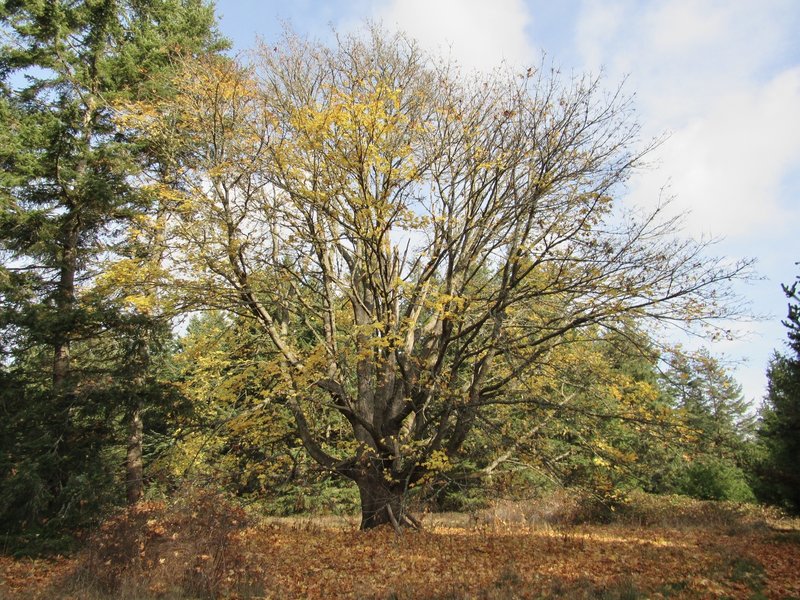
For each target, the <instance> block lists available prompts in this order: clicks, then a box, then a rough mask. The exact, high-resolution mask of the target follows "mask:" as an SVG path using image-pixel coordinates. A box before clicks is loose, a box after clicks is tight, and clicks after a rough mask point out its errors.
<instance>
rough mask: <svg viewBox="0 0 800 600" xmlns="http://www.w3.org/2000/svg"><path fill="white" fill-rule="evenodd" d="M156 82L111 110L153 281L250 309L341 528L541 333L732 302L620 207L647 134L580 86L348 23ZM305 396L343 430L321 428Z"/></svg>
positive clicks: (546, 339)
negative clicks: (349, 498)
mask: <svg viewBox="0 0 800 600" xmlns="http://www.w3.org/2000/svg"><path fill="white" fill-rule="evenodd" d="M175 85H177V86H179V88H180V93H179V94H178V95H176V96H174V97H171V98H168V99H165V100H161V101H157V102H147V101H146V102H131V103H127V104H126V105H125V106H124V107H123V108H122V109H121V113H122V114H121V116H120V117H119V118H120V120H121V121H120V122H121V123H123V124H124V125H125V126H126V127H128V128H131V129H134V130H138V131H139V134H140V135H142V136H144V137H146V138H148V139H149V140H151V141H152V142H153V144H154V146H155V147H157V150H154V152H155V151H157V152H158V156H159V168H158V169H157V170H153V171H152V173H151V175H152V182H151V185H150V190H151V191H153V192H154V193H155V194H157V195H158V197H159V198H160V202H161V206H162V207H163V208H164V210H165V211H167V213H168V217H166V218H162V219H158V220H156V219H152V220H151V221H150V222H149V223H148V224H147V227H145V228H144V229H146V230H147V231H148V233H147V235H150V236H151V238H152V239H156V238H158V239H161V240H164V243H163V250H164V254H163V256H164V261H163V263H162V269H161V271H160V272H159V274H158V277H157V278H156V279H160V283H161V284H163V288H164V289H165V290H169V291H170V292H171V293H172V294H173V295H177V296H179V297H180V299H181V301H182V302H184V303H186V302H187V301H191V303H193V304H194V306H196V307H207V308H211V307H214V308H224V309H227V310H230V311H232V312H234V313H236V314H238V315H241V316H246V317H248V318H250V319H252V320H253V322H254V323H255V324H257V325H258V327H259V328H260V329H261V331H262V332H263V334H264V335H265V336H266V344H265V348H264V352H265V355H266V356H267V357H268V358H269V360H268V361H267V364H268V366H265V369H267V372H268V373H269V374H270V375H271V376H272V377H274V381H275V382H276V383H275V386H274V388H273V390H272V396H271V401H273V402H277V403H281V404H283V405H285V406H286V407H287V408H288V409H289V410H290V411H291V413H292V415H293V418H294V421H295V426H296V430H297V435H298V436H299V438H300V439H301V440H302V443H303V445H304V447H305V449H306V450H307V452H308V453H309V454H310V456H311V457H313V459H314V460H316V461H317V462H318V463H320V464H321V465H322V466H324V467H325V468H326V469H329V470H331V471H332V472H336V473H339V474H340V475H343V476H345V477H347V478H349V479H352V480H353V481H355V482H356V483H357V484H358V487H359V491H360V494H361V502H362V527H371V526H374V525H377V524H380V523H384V522H388V521H395V522H400V523H402V522H403V521H404V520H408V519H409V518H410V517H409V516H408V515H407V514H406V511H405V507H404V503H403V499H404V494H405V492H406V491H407V490H408V489H409V488H410V487H412V486H413V485H415V484H416V483H417V482H419V481H420V480H422V479H423V478H424V477H425V475H426V474H427V473H428V472H430V471H431V470H435V469H437V468H440V467H441V466H442V465H444V464H447V463H448V461H449V460H450V459H451V458H452V457H454V456H456V455H457V454H458V453H459V451H460V449H461V448H462V447H463V445H464V443H465V441H466V440H467V439H468V438H469V436H470V434H471V433H472V432H473V429H474V428H475V427H476V425H478V424H479V423H480V416H481V414H482V413H483V412H484V411H485V410H486V409H487V407H489V406H492V405H496V404H502V403H506V402H515V403H525V402H529V401H531V400H535V398H534V397H533V395H532V393H531V391H530V389H529V388H528V387H527V386H528V385H529V382H530V380H531V378H532V377H535V376H536V374H537V373H540V372H542V370H543V369H547V368H553V369H556V370H557V369H558V366H557V365H553V364H552V361H553V360H554V358H555V357H557V356H558V350H559V348H561V347H563V346H566V345H569V344H572V343H574V342H576V341H577V340H580V339H581V338H582V336H585V335H596V332H598V331H601V332H602V331H614V330H617V329H621V328H622V327H623V324H624V322H625V321H626V320H629V319H636V320H638V321H641V323H643V324H645V326H647V324H648V323H649V324H653V323H674V324H677V325H679V326H681V327H689V328H692V327H695V326H701V327H702V326H703V325H708V324H713V323H714V322H715V320H716V319H721V318H725V317H730V316H732V315H733V314H734V313H735V312H736V310H737V306H736V305H735V303H733V302H732V300H733V299H732V297H731V295H730V293H729V288H728V287H727V284H728V282H730V281H731V280H732V279H735V278H738V277H741V276H743V275H744V274H745V273H746V271H747V267H748V263H747V262H745V261H742V262H736V263H729V262H727V261H724V260H720V259H714V258H713V257H710V256H709V255H708V244H706V243H703V242H694V241H690V240H684V239H681V238H679V237H676V235H675V230H676V221H675V220H673V219H669V218H665V217H664V214H663V213H664V211H663V207H661V206H659V207H657V208H655V209H654V210H652V211H651V212H647V211H645V210H625V209H624V207H623V206H622V205H621V204H620V201H619V198H620V196H621V194H622V193H623V192H624V184H625V182H626V180H627V179H628V178H629V177H630V175H631V174H632V173H633V172H634V171H635V169H637V168H638V167H639V166H640V164H641V162H642V160H643V158H644V157H645V156H646V154H647V152H648V150H649V146H648V145H647V144H646V143H645V144H644V146H643V145H642V141H641V140H640V139H639V128H638V125H637V124H636V122H635V120H634V119H633V110H632V106H631V103H630V101H629V100H628V99H627V98H626V97H625V96H624V95H623V93H622V92H621V91H616V92H611V93H610V92H608V91H607V90H606V88H605V87H604V85H603V83H602V82H601V80H599V79H597V78H592V77H588V76H580V77H573V78H568V77H564V76H563V75H561V74H560V73H559V72H557V71H555V70H553V69H547V68H544V67H543V68H531V69H529V70H528V71H527V72H526V73H522V74H513V73H507V74H503V73H499V74H495V75H494V76H492V77H485V78H482V77H466V76H463V75H462V74H461V73H460V72H459V70H458V69H457V68H456V67H454V66H453V65H448V64H441V63H437V62H436V61H433V60H431V59H430V58H429V57H427V56H426V55H425V54H424V53H422V52H421V51H420V49H419V48H418V47H417V46H416V44H415V43H414V42H413V41H411V40H409V39H408V38H406V37H405V36H404V35H402V34H389V33H387V32H385V31H382V30H380V29H379V28H367V29H366V30H365V31H362V32H361V33H359V34H354V35H346V36H345V35H342V36H338V37H337V38H336V42H335V44H333V45H332V46H326V45H323V44H319V43H316V42H310V41H306V40H303V39H301V38H299V37H297V36H295V35H292V34H288V35H287V37H286V38H285V39H284V40H283V41H282V42H281V43H280V44H278V45H277V46H274V47H273V46H263V47H261V48H260V49H259V51H258V52H257V56H256V59H255V60H254V61H253V64H252V65H240V64H237V63H236V62H234V61H231V60H228V59H218V58H209V59H205V60H201V61H199V62H196V61H187V62H186V63H185V64H184V67H183V70H182V72H181V73H180V75H179V76H178V79H177V80H176V83H175ZM128 266H129V267H130V268H129V271H128V272H127V273H121V274H120V277H121V278H123V279H124V278H125V277H131V276H135V273H136V272H137V267H136V266H135V265H128ZM139 267H140V270H144V268H143V267H142V265H141V264H140V265H139ZM131 273H133V275H131ZM151 275H152V273H151ZM150 281H151V284H154V281H155V280H154V279H153V278H151V279H150ZM165 293H167V292H165ZM320 411H322V412H323V413H332V414H335V415H338V418H340V419H343V420H344V421H345V422H346V423H347V424H348V426H349V430H350V434H349V436H348V438H347V439H337V440H336V443H331V441H330V440H329V439H326V438H325V436H324V434H323V430H322V429H321V428H320V426H319V425H320V423H319V422H318V420H317V419H316V418H315V417H314V415H316V414H318V413H319V412H320Z"/></svg>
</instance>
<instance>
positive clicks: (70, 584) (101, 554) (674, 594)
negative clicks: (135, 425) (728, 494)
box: [0, 491, 800, 600]
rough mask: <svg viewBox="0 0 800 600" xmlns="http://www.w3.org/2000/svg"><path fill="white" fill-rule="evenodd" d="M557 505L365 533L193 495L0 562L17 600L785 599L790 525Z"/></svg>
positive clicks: (717, 509)
mask: <svg viewBox="0 0 800 600" xmlns="http://www.w3.org/2000/svg"><path fill="white" fill-rule="evenodd" d="M584 503H585V500H583V499H581V498H577V497H574V496H570V495H565V494H557V495H555V496H552V497H549V498H545V499H541V500H537V501H529V502H520V503H508V502H503V503H498V504H496V505H494V506H492V507H490V508H487V509H486V510H484V511H480V512H478V513H476V514H474V515H471V516H470V515H466V514H455V513H449V514H442V513H440V514H430V515H428V516H427V518H426V519H425V529H424V530H423V531H420V532H405V533H403V534H401V535H397V534H396V533H395V532H394V531H393V530H392V529H391V528H389V527H383V528H378V529H375V530H373V531H370V532H367V533H364V532H359V531H357V530H356V526H357V520H356V519H355V518H354V517H353V518H350V519H344V518H331V519H324V518H317V519H314V520H309V519H306V520H300V519H259V520H255V519H254V518H253V517H249V518H248V517H247V515H245V513H244V512H243V511H242V510H241V508H238V507H236V506H234V505H232V504H230V503H229V502H227V501H225V499H224V498H222V497H219V496H216V495H209V494H207V493H202V492H197V491H190V492H188V493H186V494H184V496H183V497H182V498H181V499H180V500H178V501H176V502H174V503H171V504H167V503H162V502H146V503H142V504H141V505H140V506H138V507H136V508H135V509H130V510H128V511H126V512H124V513H121V514H119V515H116V516H115V517H112V518H111V519H109V520H108V521H107V522H106V523H105V524H104V526H103V527H102V528H101V529H100V530H99V531H98V532H97V533H96V534H95V535H94V536H93V537H92V539H91V540H90V543H89V544H88V546H87V549H86V550H85V551H84V552H83V553H81V554H80V555H79V556H77V557H76V558H72V559H63V558H55V559H50V560H39V561H30V560H24V561H18V562H14V561H11V560H9V559H4V560H3V561H2V562H0V569H2V571H1V572H2V574H3V581H4V583H3V584H2V587H0V592H2V593H3V594H4V595H3V597H8V598H12V599H16V598H70V599H75V600H77V599H80V600H84V599H90V600H95V599H96V600H105V599H107V598H109V599H110V598H137V599H150V598H152V599H155V598H171V599H176V598H281V599H284V598H285V599H291V598H320V599H322V598H370V599H376V600H377V599H381V600H388V599H395V600H400V599H407V600H410V599H434V598H438V599H443V598H448V599H452V600H456V599H464V600H466V599H473V600H475V599H486V600H492V599H494V600H508V599H511V598H666V597H670V598H708V597H721V596H725V597H729V598H753V597H758V598H783V597H792V596H796V595H797V594H798V593H800V578H798V577H797V574H796V569H795V566H796V564H797V562H798V560H800V543H798V542H799V541H800V540H798V537H797V531H798V525H799V524H798V523H797V522H796V521H790V520H787V519H785V518H780V516H779V515H778V514H777V513H775V512H774V511H772V512H771V511H765V510H763V509H757V508H754V507H747V506H746V505H740V504H733V503H718V502H702V501H696V500H688V499H686V498H680V497H677V496H671V497H669V496H668V497H655V496H646V495H634V496H633V497H631V498H629V499H627V500H626V501H625V502H622V503H620V505H619V506H618V509H617V511H615V516H614V518H613V520H612V522H611V523H607V524H603V525H600V524H597V523H593V522H587V519H591V518H593V513H592V510H591V504H588V505H584Z"/></svg>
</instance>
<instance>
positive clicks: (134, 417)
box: [0, 0, 224, 522]
mask: <svg viewBox="0 0 800 600" xmlns="http://www.w3.org/2000/svg"><path fill="white" fill-rule="evenodd" d="M0 28H2V31H3V34H4V36H3V39H4V40H5V44H3V45H2V46H0V164H2V167H3V168H2V173H1V174H0V263H2V269H1V270H0V327H1V328H2V332H1V334H0V335H1V336H2V337H4V338H6V342H5V344H6V346H5V347H4V348H2V350H3V351H4V353H5V357H6V358H5V361H4V363H5V365H6V367H7V368H6V376H7V377H11V378H12V379H13V380H14V381H15V382H16V386H15V387H18V388H19V393H18V394H16V395H15V396H14V397H7V398H4V408H6V410H7V411H8V410H12V409H18V408H19V409H21V408H22V407H20V406H17V404H16V403H17V402H18V401H19V400H20V398H24V399H25V400H24V402H25V403H27V404H28V405H29V407H30V408H29V412H32V413H36V412H42V413H45V414H49V415H53V417H52V418H51V419H49V420H48V421H47V422H48V423H49V425H48V427H49V429H48V431H47V432H46V433H47V435H40V436H38V437H37V438H36V439H37V440H39V441H40V442H41V441H42V440H51V441H52V443H45V446H43V447H37V448H32V447H29V446H30V444H28V445H26V443H27V442H25V440H23V441H22V442H20V443H21V445H20V443H18V444H17V445H16V446H13V447H11V448H9V447H5V446H4V450H5V452H4V458H5V461H4V462H5V463H6V465H7V468H8V473H9V474H12V475H13V474H15V473H16V474H19V473H20V470H19V469H18V468H17V467H16V466H15V464H16V463H15V460H17V459H20V457H23V456H25V454H26V453H28V455H29V456H39V455H40V454H42V453H45V454H46V453H47V452H50V454H51V455H53V456H56V455H58V456H62V455H63V456H67V458H65V460H63V461H57V462H58V464H59V467H58V469H56V470H55V471H53V472H49V473H47V474H46V475H43V477H42V479H41V481H40V482H39V484H37V485H38V486H39V488H41V489H43V490H44V489H46V490H47V494H46V495H47V496H48V498H49V499H48V500H47V501H46V502H44V503H43V506H42V509H41V510H40V511H38V512H37V514H36V515H31V517H34V516H35V517H37V518H38V517H42V515H46V514H48V512H52V511H55V512H59V511H60V508H59V507H61V508H63V506H61V505H62V504H63V502H66V500H65V499H64V497H63V493H62V492H63V490H64V489H65V486H66V483H65V482H67V481H69V480H70V479H71V478H72V479H74V478H75V477H79V476H83V475H85V473H83V472H82V471H83V470H84V469H86V468H88V466H87V464H86V461H81V460H77V462H76V461H72V462H71V461H70V460H69V459H68V456H72V455H73V454H74V449H75V448H80V450H79V451H80V452H83V451H84V450H87V448H88V449H89V450H90V452H89V453H90V454H92V455H99V454H101V453H103V452H105V451H106V449H107V442H108V441H109V440H108V439H107V436H106V435H105V434H104V435H102V436H101V435H100V434H99V432H98V430H97V428H95V427H94V426H90V421H91V419H88V420H87V417H86V414H87V412H88V413H92V414H95V412H96V413H97V414H100V413H102V414H103V417H102V419H101V420H102V422H103V423H104V427H107V426H111V424H112V421H113V414H114V410H117V411H119V410H122V412H123V413H124V414H126V415H127V420H128V422H129V423H130V424H133V425H134V426H132V429H131V435H130V436H129V437H131V438H135V437H136V435H137V434H138V436H139V438H141V427H140V425H139V424H137V422H138V423H140V418H141V415H140V413H141V401H142V397H143V394H144V392H143V390H144V389H145V387H146V386H145V380H146V376H145V371H146V369H147V368H148V364H149V362H150V361H149V360H148V359H147V357H146V356H144V354H143V353H142V351H143V349H146V348H147V347H148V346H149V340H150V339H151V338H152V332H153V331H154V330H157V329H158V328H159V325H158V324H157V323H148V322H147V321H148V319H147V315H142V314H137V313H136V312H135V311H128V312H124V311H120V310H119V307H118V306H117V305H115V304H114V303H111V302H107V301H106V299H105V298H102V297H100V296H98V295H97V294H94V295H91V294H87V293H86V291H87V289H88V287H89V286H90V285H91V283H92V282H93V281H94V280H95V279H96V277H97V275H98V274H99V272H100V271H101V269H102V265H103V264H104V262H105V261H108V260H109V258H110V257H113V256H114V255H115V252H116V251H117V249H118V247H117V244H118V243H119V242H120V240H121V239H122V235H121V233H122V232H123V231H124V230H125V228H126V227H127V226H128V225H129V224H130V223H131V222H132V220H133V219H134V218H135V217H136V216H137V215H140V214H142V213H144V212H146V211H147V210H148V209H149V205H148V202H149V200H148V197H147V195H146V194H144V193H142V191H141V190H140V189H139V187H138V186H137V184H136V175H137V173H138V171H139V170H140V169H141V161H140V160H139V156H140V150H141V142H140V141H138V140H136V139H133V138H130V137H129V136H127V135H126V132H125V131H124V130H123V129H122V127H121V126H120V125H119V124H118V122H117V121H116V120H115V106H117V105H119V104H120V103H124V102H128V101H135V100H140V99H147V98H156V97H164V96H166V95H168V94H169V93H170V88H169V81H170V78H171V75H172V73H173V70H174V69H173V63H174V62H175V60H176V58H177V57H179V56H182V55H185V54H198V53H205V52H207V51H213V50H219V49H222V48H223V47H224V43H223V41H222V40H221V39H220V36H219V35H218V33H217V31H216V29H215V17H214V12H213V7H212V6H211V5H210V4H208V3H207V2H206V1H205V0H122V1H115V0H81V1H76V2H67V1H65V0H46V1H35V0H8V1H6V2H3V3H0ZM126 340H127V341H126ZM124 348H127V350H124ZM77 349H80V354H76V350H77ZM131 349H136V350H135V351H133V353H132V354H131ZM48 354H49V357H50V358H49V359H47V360H46V361H45V362H43V360H44V359H45V356H47V355H48ZM32 357H35V360H33V359H32ZM132 357H134V358H135V360H132ZM115 359H116V360H115ZM47 362H49V365H48V364H46V363H47ZM133 366H136V367H137V368H138V372H137V373H136V374H131V372H130V368H131V367H133ZM28 367H31V368H28ZM123 371H124V373H123ZM42 372H43V373H46V374H47V375H46V377H41V376H40V375H39V374H40V373H42ZM122 375H125V376H127V383H128V385H127V387H126V388H125V389H122V390H121V389H120V388H119V387H118V386H117V385H116V384H117V383H118V382H119V379H118V380H117V381H115V376H116V377H117V378H119V377H121V376H122ZM48 380H49V381H48ZM34 383H35V385H34ZM101 389H105V390H106V393H100V392H99V390H101ZM110 390H114V392H115V393H114V394H110V393H109V391H110ZM90 398H92V399H91V400H90ZM100 398H102V400H99V399H100ZM98 402H99V403H100V405H98ZM8 403H10V404H8ZM115 404H116V405H117V406H115ZM12 405H13V406H12ZM126 405H127V406H126ZM89 407H94V408H96V409H97V411H94V408H92V409H91V410H90V408H89ZM23 421H24V422H25V423H31V422H32V421H31V420H30V419H27V418H25V419H23ZM68 431H73V433H74V434H75V435H74V436H73V437H76V436H77V437H78V438H81V439H84V438H85V440H84V441H85V442H86V444H85V445H82V444H77V443H75V445H74V446H70V445H69V444H66V443H62V442H63V440H64V439H67V438H68V437H69V436H67V438H65V432H68ZM95 434H97V435H96V436H95ZM17 441H18V442H19V440H17ZM72 441H73V442H75V441H76V440H72ZM4 442H5V440H4ZM48 444H49V445H48ZM140 450H141V446H140V445H139V451H140ZM84 455H86V452H84ZM129 458H130V456H129ZM20 460H21V459H20ZM129 462H130V461H129ZM137 468H138V467H137ZM4 474H5V473H4ZM128 479H129V480H130V477H128ZM140 482H141V477H140V476H139V482H138V483H135V484H134V487H136V489H134V490H130V489H129V496H130V495H131V494H133V496H137V497H138V495H140V494H141V486H140ZM137 486H138V487H137ZM90 487H91V486H90ZM8 489H11V488H10V487H9V488H7V490H8ZM9 493H10V492H9ZM70 502H72V501H71V500H70ZM61 512H62V513H63V511H61ZM3 517H4V518H5V517H8V515H7V514H6V513H5V512H4V513H3ZM43 518H44V517H43ZM17 521H19V520H18V519H17ZM26 522H27V521H26Z"/></svg>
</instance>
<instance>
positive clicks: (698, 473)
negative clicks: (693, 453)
mask: <svg viewBox="0 0 800 600" xmlns="http://www.w3.org/2000/svg"><path fill="white" fill-rule="evenodd" d="M675 491H676V492H678V493H680V494H685V495H687V496H691V497H692V498H698V499H700V500H729V501H732V502H753V501H754V500H755V495H754V494H753V490H751V489H750V485H749V484H748V482H747V478H746V476H745V473H744V472H743V471H742V469H740V468H739V467H738V466H736V464H735V463H734V462H732V461H730V460H727V459H724V458H716V457H714V456H708V455H705V456H701V457H700V458H698V459H696V460H694V461H692V462H691V463H689V464H688V465H686V466H685V467H684V469H683V470H682V472H681V473H680V475H679V476H678V478H677V481H676V486H675Z"/></svg>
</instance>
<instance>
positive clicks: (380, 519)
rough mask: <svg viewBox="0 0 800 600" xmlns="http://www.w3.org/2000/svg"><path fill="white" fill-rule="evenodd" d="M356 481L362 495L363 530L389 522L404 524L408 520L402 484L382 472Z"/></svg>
mask: <svg viewBox="0 0 800 600" xmlns="http://www.w3.org/2000/svg"><path fill="white" fill-rule="evenodd" d="M356 483H357V484H358V493H359V495H360V496H361V529H362V530H365V529H373V528H374V527H379V526H380V525H387V524H390V525H392V526H396V525H397V524H399V525H403V524H404V523H406V522H407V518H406V515H405V507H404V503H403V496H404V493H403V488H402V486H400V485H398V484H392V483H390V482H388V481H386V480H385V479H384V478H383V477H382V476H381V475H380V474H369V475H367V476H366V477H364V478H361V479H358V480H357V481H356ZM390 508H391V510H389V509H390ZM393 519H394V521H395V522H394V523H393V522H392V520H393Z"/></svg>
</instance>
